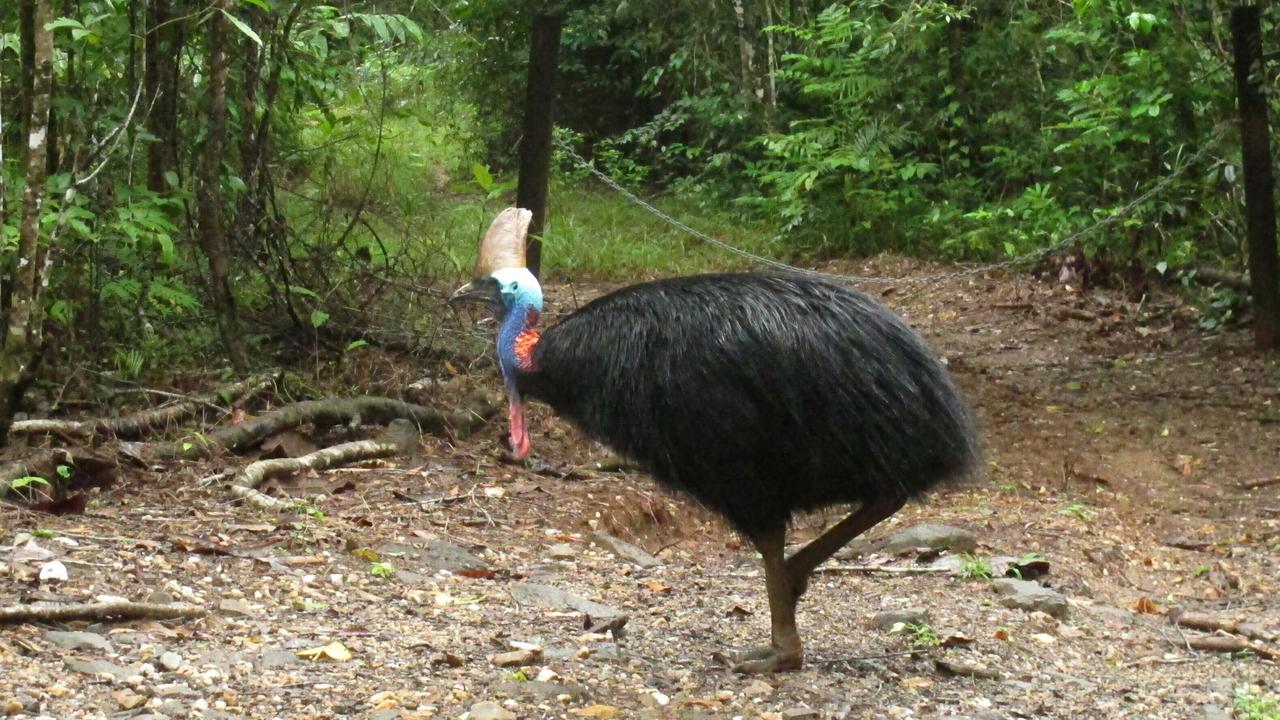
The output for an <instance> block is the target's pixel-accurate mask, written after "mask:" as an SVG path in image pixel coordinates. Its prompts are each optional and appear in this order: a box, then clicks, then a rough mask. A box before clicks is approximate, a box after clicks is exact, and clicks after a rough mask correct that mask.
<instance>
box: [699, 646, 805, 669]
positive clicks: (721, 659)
mask: <svg viewBox="0 0 1280 720" xmlns="http://www.w3.org/2000/svg"><path fill="white" fill-rule="evenodd" d="M712 658H713V659H714V660H715V661H716V662H718V663H720V664H721V665H724V666H726V667H728V668H730V669H732V670H733V671H734V672H736V673H741V674H743V675H763V674H767V673H775V672H783V671H786V670H799V669H800V668H801V667H802V666H803V665H804V654H803V653H802V652H801V651H800V650H798V649H797V650H782V649H780V648H776V647H774V646H772V645H762V646H760V647H753V648H744V649H742V650H737V651H730V652H727V653H726V652H717V653H715V654H714V655H712Z"/></svg>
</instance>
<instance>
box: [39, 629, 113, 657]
mask: <svg viewBox="0 0 1280 720" xmlns="http://www.w3.org/2000/svg"><path fill="white" fill-rule="evenodd" d="M44 639H45V640H48V641H49V642H50V643H53V644H54V645H57V646H58V647H60V648H62V649H63V650H78V649H80V648H93V649H95V650H105V651H107V652H113V651H114V648H112V646H111V641H110V640H107V639H106V638H104V637H102V636H101V635H99V634H97V633H91V632H82V631H72V632H64V631H61V630H50V631H48V632H46V633H45V634H44Z"/></svg>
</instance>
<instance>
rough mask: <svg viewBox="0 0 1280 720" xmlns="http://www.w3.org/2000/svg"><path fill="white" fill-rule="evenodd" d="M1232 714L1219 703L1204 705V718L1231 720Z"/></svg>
mask: <svg viewBox="0 0 1280 720" xmlns="http://www.w3.org/2000/svg"><path fill="white" fill-rule="evenodd" d="M1230 717H1231V716H1230V715H1228V714H1227V711H1226V710H1223V709H1222V708H1220V707H1218V706H1217V705H1205V706H1204V720H1229V718H1230Z"/></svg>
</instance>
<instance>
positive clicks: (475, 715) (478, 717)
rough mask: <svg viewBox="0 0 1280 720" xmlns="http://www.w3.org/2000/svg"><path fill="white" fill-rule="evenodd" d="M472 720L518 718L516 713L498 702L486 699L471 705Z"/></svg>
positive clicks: (510, 719)
mask: <svg viewBox="0 0 1280 720" xmlns="http://www.w3.org/2000/svg"><path fill="white" fill-rule="evenodd" d="M467 717H468V718H470V720H516V714H515V713H513V712H511V711H510V710H507V709H506V708H504V707H502V706H501V705H499V704H498V703H496V702H491V701H488V700H486V701H484V702H478V703H476V704H475V705H472V706H471V710H470V712H468V713H467Z"/></svg>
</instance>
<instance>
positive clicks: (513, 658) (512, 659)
mask: <svg viewBox="0 0 1280 720" xmlns="http://www.w3.org/2000/svg"><path fill="white" fill-rule="evenodd" d="M540 657H542V651H541V650H512V651H511V652H504V653H498V654H497V655H494V656H493V657H492V658H490V660H491V661H492V662H493V664H494V665H497V666H498V667H524V666H525V665H532V664H533V663H534V662H536V661H537V660H538V658H540Z"/></svg>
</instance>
